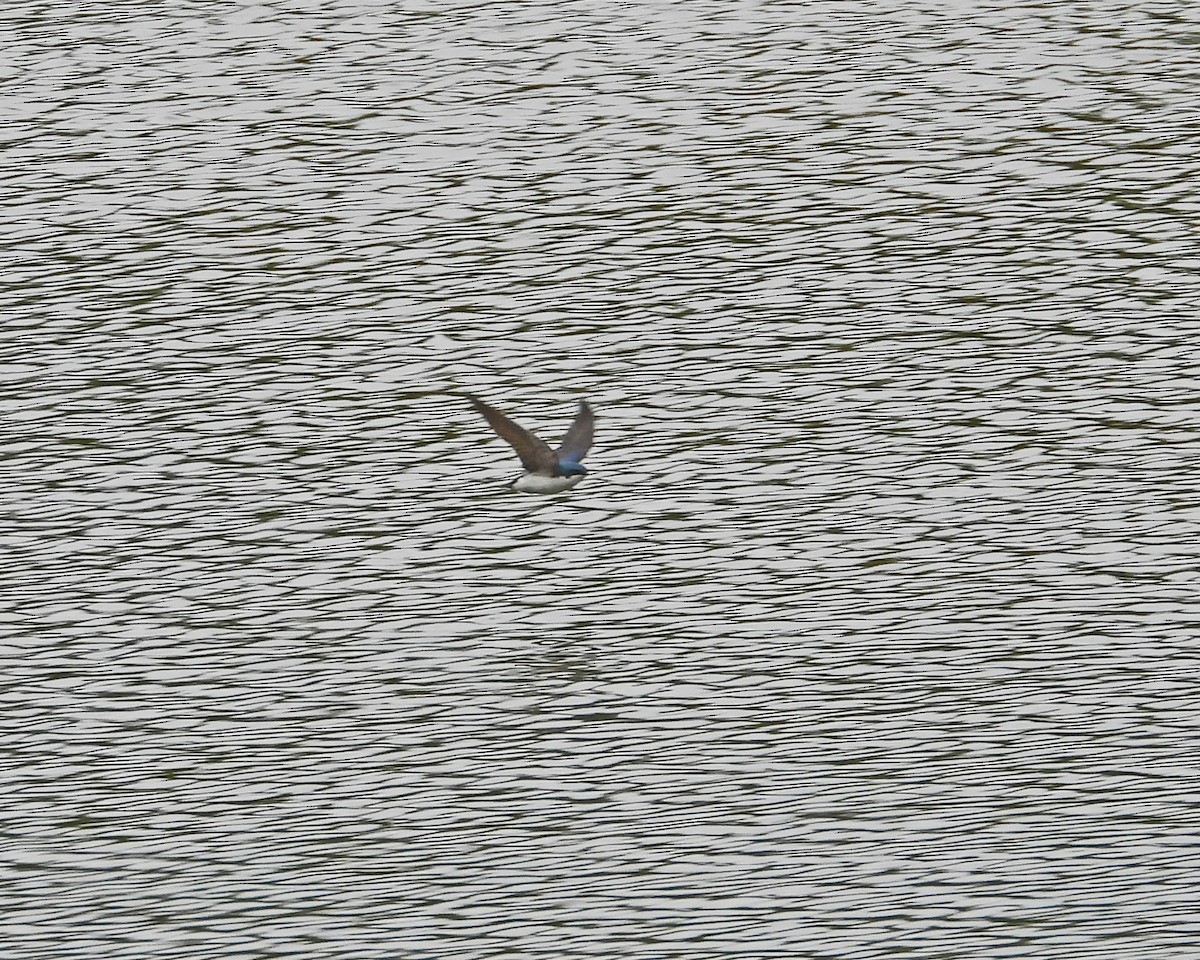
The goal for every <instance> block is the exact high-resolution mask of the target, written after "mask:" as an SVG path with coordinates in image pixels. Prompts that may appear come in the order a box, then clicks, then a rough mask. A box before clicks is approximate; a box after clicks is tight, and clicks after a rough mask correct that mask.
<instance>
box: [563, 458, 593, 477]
mask: <svg viewBox="0 0 1200 960" xmlns="http://www.w3.org/2000/svg"><path fill="white" fill-rule="evenodd" d="M558 475H559V476H560V477H586V476H587V467H585V466H584V465H583V464H582V463H573V462H571V461H570V460H568V461H567V462H566V463H560V464H559V465H558Z"/></svg>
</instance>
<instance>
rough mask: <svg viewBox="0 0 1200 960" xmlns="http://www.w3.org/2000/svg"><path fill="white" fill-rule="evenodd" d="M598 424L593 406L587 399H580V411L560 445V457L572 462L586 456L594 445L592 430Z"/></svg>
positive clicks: (558, 451) (576, 461)
mask: <svg viewBox="0 0 1200 960" xmlns="http://www.w3.org/2000/svg"><path fill="white" fill-rule="evenodd" d="M595 426H596V415H595V414H594V413H592V408H591V407H589V406H588V404H587V401H586V400H580V401H579V412H578V413H577V414H575V419H574V421H573V422H572V423H571V427H570V429H569V430H567V435H566V436H565V437H563V442H562V443H560V444H559V445H558V450H557V451H556V452H557V454H558V459H559V460H560V461H562V460H569V461H571V462H572V463H578V462H579V461H580V460H582V459H583V458H584V456H585V455H586V454H587V452H588V448H589V447H590V446H591V445H592V431H593V429H594V428H595Z"/></svg>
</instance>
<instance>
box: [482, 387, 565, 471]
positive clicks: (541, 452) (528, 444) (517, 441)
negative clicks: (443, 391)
mask: <svg viewBox="0 0 1200 960" xmlns="http://www.w3.org/2000/svg"><path fill="white" fill-rule="evenodd" d="M467 399H468V400H470V401H471V405H472V406H473V407H474V408H475V409H476V410H478V411H479V412H480V413H482V414H483V418H484V419H485V420H487V422H488V423H489V424H490V425H491V428H492V429H493V430H495V431H496V433H497V434H498V435H499V437H500V439H502V440H503V441H505V442H506V443H507V444H508V445H509V446H510V447H512V448H513V449H514V450H516V451H517V456H518V457H520V458H521V466H523V467H524V468H525V469H526V470H528V471H529V472H530V473H540V474H543V475H545V476H549V477H552V476H554V468H555V467H556V466H558V458H557V457H556V456H555V455H554V451H553V450H551V449H550V445H549V444H547V443H546V441H545V440H542V439H540V438H538V437H535V436H534V435H533V434H532V433H530V432H529V431H528V430H526V429H525V428H524V427H522V426H520V425H519V424H516V423H513V421H511V420H509V419H508V417H506V416H505V415H504V414H502V413H501V412H500V411H499V410H497V409H496V408H495V407H491V406H488V405H487V404H486V403H484V402H483V401H482V400H480V399H478V398H476V397H470V396H469V397H467ZM572 429H574V427H572Z"/></svg>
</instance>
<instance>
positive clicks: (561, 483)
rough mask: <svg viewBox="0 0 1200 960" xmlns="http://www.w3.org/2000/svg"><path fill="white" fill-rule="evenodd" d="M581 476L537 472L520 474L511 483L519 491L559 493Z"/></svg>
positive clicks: (577, 480)
mask: <svg viewBox="0 0 1200 960" xmlns="http://www.w3.org/2000/svg"><path fill="white" fill-rule="evenodd" d="M582 479H583V477H546V476H543V475H541V474H537V473H526V474H522V475H521V476H520V477H518V478H517V481H516V482H515V483H514V484H513V489H514V490H516V491H518V492H520V493H561V492H562V491H563V490H570V489H571V488H572V487H573V486H575V484H577V483H578V482H579V481H580V480H582Z"/></svg>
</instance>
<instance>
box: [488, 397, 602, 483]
mask: <svg viewBox="0 0 1200 960" xmlns="http://www.w3.org/2000/svg"><path fill="white" fill-rule="evenodd" d="M467 399H468V400H470V401H471V405H472V406H473V407H474V408H475V409H476V410H478V411H479V412H480V413H482V414H483V418H484V419H485V420H487V422H488V423H489V424H490V425H491V428H492V429H493V430H495V431H496V433H497V434H499V436H500V439H501V440H504V441H505V442H506V443H507V444H508V445H509V446H511V447H512V448H513V449H514V450H516V451H517V456H518V457H520V458H521V466H523V467H524V468H525V472H524V473H523V474H522V475H521V476H519V477H517V479H516V481H515V482H514V483H513V488H514V489H515V490H517V491H518V492H520V493H559V492H561V491H563V490H570V489H571V487H573V486H575V484H577V483H578V482H579V481H580V480H582V479H583V478H584V477H585V476H586V475H587V467H585V466H584V465H583V464H582V463H580V462H579V461H580V460H582V459H583V457H584V454H586V453H587V452H588V447H590V446H591V445H592V428H593V427H594V426H595V423H596V418H595V416H594V415H593V413H592V408H591V407H589V406H588V405H587V403H586V402H585V401H583V400H580V401H579V413H577V414H576V415H575V420H574V422H573V423H572V424H571V426H570V428H569V429H568V430H567V435H566V436H565V437H563V442H562V443H561V444H559V446H558V449H557V450H551V449H550V445H549V444H548V443H546V441H545V440H542V439H539V438H538V437H535V436H534V435H533V434H532V433H530V432H529V431H528V430H526V429H525V428H524V427H522V426H519V425H518V424H515V423H513V422H512V421H511V420H509V419H508V417H506V416H505V415H504V414H502V413H501V412H500V411H499V410H497V409H496V408H495V407H489V406H488V405H487V404H486V403H484V402H483V401H482V400H479V399H477V398H476V397H472V396H468V397H467Z"/></svg>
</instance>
